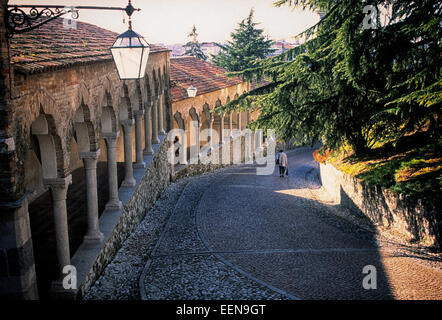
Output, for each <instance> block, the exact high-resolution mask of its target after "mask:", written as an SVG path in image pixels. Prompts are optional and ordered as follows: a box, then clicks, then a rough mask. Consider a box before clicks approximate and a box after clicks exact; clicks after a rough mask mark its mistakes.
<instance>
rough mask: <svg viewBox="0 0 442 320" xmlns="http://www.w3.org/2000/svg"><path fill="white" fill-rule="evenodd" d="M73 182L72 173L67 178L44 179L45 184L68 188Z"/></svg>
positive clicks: (52, 186) (46, 185)
mask: <svg viewBox="0 0 442 320" xmlns="http://www.w3.org/2000/svg"><path fill="white" fill-rule="evenodd" d="M71 183H72V175H68V176H67V177H65V178H52V179H43V185H44V186H45V187H51V188H67V187H69V185H70V184H71Z"/></svg>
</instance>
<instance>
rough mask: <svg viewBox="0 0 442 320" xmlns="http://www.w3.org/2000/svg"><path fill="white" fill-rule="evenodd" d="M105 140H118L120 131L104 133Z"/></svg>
mask: <svg viewBox="0 0 442 320" xmlns="http://www.w3.org/2000/svg"><path fill="white" fill-rule="evenodd" d="M102 136H103V139H104V140H109V142H112V141H114V140H115V141H116V140H117V139H118V137H119V136H120V131H117V132H106V133H103V134H102Z"/></svg>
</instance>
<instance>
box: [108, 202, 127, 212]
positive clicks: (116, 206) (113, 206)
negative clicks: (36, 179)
mask: <svg viewBox="0 0 442 320" xmlns="http://www.w3.org/2000/svg"><path fill="white" fill-rule="evenodd" d="M105 208H106V210H111V211H114V210H121V209H122V208H123V203H122V202H121V201H119V200H118V201H117V200H112V201H109V202H108V203H106V207H105Z"/></svg>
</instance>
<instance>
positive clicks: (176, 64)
mask: <svg viewBox="0 0 442 320" xmlns="http://www.w3.org/2000/svg"><path fill="white" fill-rule="evenodd" d="M226 72H227V70H225V69H223V68H221V67H218V66H215V65H214V64H212V63H210V62H205V61H202V60H199V59H197V58H195V57H179V58H171V59H170V80H171V82H172V102H176V101H180V100H184V99H187V98H188V96H187V88H188V87H189V86H190V81H186V80H188V79H189V77H191V78H192V85H193V86H194V87H196V88H197V89H198V91H197V95H201V94H205V93H208V92H212V91H216V90H219V89H223V88H227V87H230V86H234V85H236V84H239V83H241V82H242V80H241V79H240V78H228V77H226V76H225V75H224V74H225V73H226Z"/></svg>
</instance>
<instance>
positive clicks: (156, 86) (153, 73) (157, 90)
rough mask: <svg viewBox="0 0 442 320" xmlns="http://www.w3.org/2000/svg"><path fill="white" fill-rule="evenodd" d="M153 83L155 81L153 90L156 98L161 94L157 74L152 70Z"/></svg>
mask: <svg viewBox="0 0 442 320" xmlns="http://www.w3.org/2000/svg"><path fill="white" fill-rule="evenodd" d="M152 81H153V90H154V95H155V97H156V96H158V94H159V87H158V78H157V75H156V73H155V70H152Z"/></svg>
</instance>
